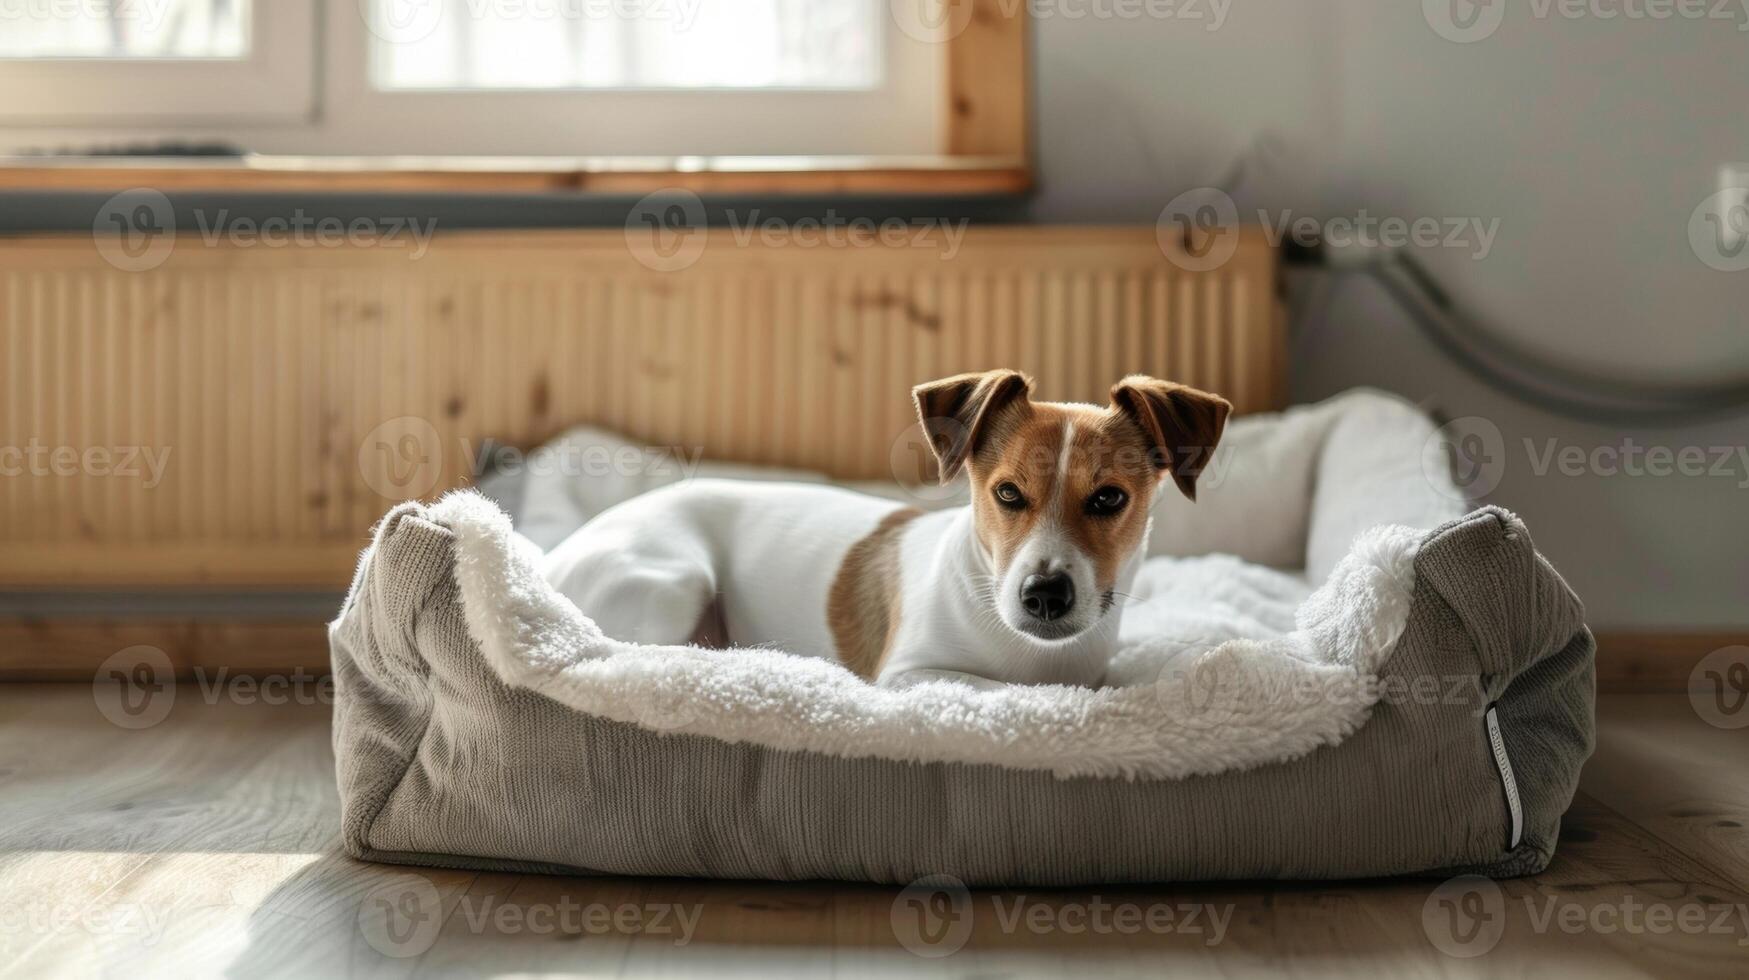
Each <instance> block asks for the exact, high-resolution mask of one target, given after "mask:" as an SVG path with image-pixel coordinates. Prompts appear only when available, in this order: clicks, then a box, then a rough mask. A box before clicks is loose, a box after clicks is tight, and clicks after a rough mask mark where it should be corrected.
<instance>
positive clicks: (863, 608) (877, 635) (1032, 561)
mask: <svg viewBox="0 0 1749 980" xmlns="http://www.w3.org/2000/svg"><path fill="white" fill-rule="evenodd" d="M1031 393H1032V381H1031V379H1029V378H1027V377H1026V376H1024V375H1022V374H1019V373H1017V372H1014V371H989V372H985V373H981V374H964V375H959V376H957V377H952V378H947V379H944V380H941V381H936V382H932V383H930V384H925V385H920V386H919V387H917V388H916V389H915V390H914V391H913V392H912V395H913V398H914V399H915V401H916V406H917V413H918V416H919V418H920V419H921V420H922V423H923V429H924V432H925V433H926V434H927V436H928V438H929V440H930V445H931V448H932V450H933V451H934V453H935V456H936V459H937V461H938V463H939V464H940V470H941V478H942V481H943V482H944V483H945V482H947V481H949V480H952V479H954V478H955V477H956V476H958V474H959V473H960V472H961V471H962V470H963V471H965V472H966V473H967V475H968V477H969V479H970V483H971V505H970V506H969V507H960V508H955V509H951V510H942V511H935V512H932V513H924V512H921V511H918V510H915V509H912V508H909V507H905V506H903V505H901V504H898V503H895V502H894V501H891V500H887V499H884V498H880V497H873V496H868V495H865V494H859V493H854V492H851V491H848V490H841V489H836V488H832V487H824V486H815V485H807V484H793V483H752V482H739V481H730V480H694V481H690V482H686V483H682V484H678V485H676V486H672V487H668V488H666V489H663V490H658V491H655V492H653V493H649V494H645V495H643V496H641V497H637V498H634V499H632V500H629V501H627V502H625V503H623V504H620V505H619V506H617V507H614V508H612V509H610V510H608V511H606V512H604V513H602V514H601V515H600V516H598V517H597V518H595V519H594V520H593V521H590V522H589V523H588V524H587V525H585V526H584V527H583V528H582V529H580V530H578V531H577V532H576V533H575V534H573V535H572V536H571V537H570V538H569V539H567V540H566V541H565V542H564V543H562V544H561V545H559V547H557V548H556V549H554V550H553V552H552V553H551V554H549V555H548V556H547V559H546V564H545V566H544V571H545V574H546V576H547V579H548V581H550V582H551V583H552V584H553V585H554V586H555V587H557V588H558V590H559V591H560V592H562V593H564V594H565V595H566V596H568V597H570V598H571V600H572V601H574V602H576V603H577V605H578V607H579V608H580V609H582V610H583V612H584V613H585V614H587V615H588V616H590V617H591V618H593V619H594V620H595V622H596V623H597V624H598V625H599V626H600V627H601V629H602V631H603V632H605V633H606V634H607V635H608V636H612V637H615V638H617V639H623V640H633V641H637V642H641V643H658V644H679V643H686V642H688V641H690V640H693V639H694V638H696V637H697V636H699V635H700V630H701V627H702V626H703V624H705V623H709V622H717V623H720V625H721V627H722V629H723V630H724V631H725V632H726V640H727V641H728V642H729V643H731V644H733V645H735V646H740V647H750V646H768V647H773V648H776V649H780V650H785V651H789V652H791V653H798V654H806V655H812V656H822V657H834V658H836V659H837V660H838V661H840V662H841V663H843V664H844V665H845V666H846V667H848V668H850V669H851V670H852V671H854V672H856V673H857V674H859V675H861V676H862V677H864V678H867V679H869V680H874V681H878V682H879V683H881V684H883V685H893V686H902V685H907V684H912V683H916V682H919V681H923V680H930V679H947V680H957V681H961V682H965V683H971V684H974V685H978V686H989V685H992V684H996V683H1021V684H1076V685H1082V686H1090V687H1091V686H1098V685H1099V684H1100V682H1101V681H1102V679H1103V677H1104V675H1105V670H1106V665H1107V662H1108V661H1109V660H1110V658H1111V655H1112V653H1113V652H1114V650H1115V648H1116V643H1117V634H1118V624H1119V619H1120V618H1121V615H1122V609H1123V604H1122V603H1121V602H1120V601H1118V600H1119V599H1120V598H1121V596H1122V594H1123V591H1124V590H1125V589H1127V588H1128V587H1129V583H1130V581H1131V580H1132V579H1133V578H1134V575H1135V572H1136V569H1137V567H1138V566H1139V565H1140V563H1141V560H1142V557H1143V554H1144V552H1145V551H1146V546H1147V539H1148V531H1149V526H1150V523H1151V522H1150V519H1149V508H1150V505H1151V504H1152V503H1153V501H1154V494H1155V492H1156V491H1157V490H1158V489H1159V487H1160V486H1161V484H1162V483H1163V482H1164V480H1165V479H1166V478H1168V477H1170V478H1171V479H1172V481H1173V482H1174V483H1176V484H1177V486H1178V489H1179V490H1180V491H1182V492H1183V493H1184V494H1185V496H1187V497H1190V498H1191V499H1195V497H1196V481H1197V476H1198V474H1199V473H1200V472H1201V471H1202V468H1203V465H1204V464H1205V463H1206V462H1207V461H1208V458H1209V455H1210V454H1211V453H1212V452H1213V451H1214V448H1215V446H1216V444H1217V443H1218V442H1219V441H1220V438H1221V432H1222V430H1223V428H1224V427H1225V425H1226V420H1227V414H1228V412H1229V411H1230V410H1231V406H1229V405H1228V404H1227V402H1226V401H1225V400H1224V399H1221V398H1219V397H1217V396H1215V395H1211V394H1208V393H1206V392H1202V391H1197V390H1196V389H1194V388H1188V387H1185V386H1183V385H1178V384H1172V383H1170V382H1166V381H1157V380H1155V379H1153V378H1147V377H1141V376H1134V377H1129V378H1126V379H1124V380H1123V381H1121V382H1119V383H1118V384H1117V385H1116V386H1114V387H1113V388H1112V390H1111V405H1110V406H1109V407H1106V408H1098V407H1095V406H1093V405H1079V404H1060V403H1053V402H1035V401H1033V400H1032V398H1031Z"/></svg>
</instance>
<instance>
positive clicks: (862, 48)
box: [371, 0, 882, 91]
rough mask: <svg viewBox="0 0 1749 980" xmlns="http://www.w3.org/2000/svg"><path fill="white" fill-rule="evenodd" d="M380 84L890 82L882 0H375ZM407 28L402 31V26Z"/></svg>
mask: <svg viewBox="0 0 1749 980" xmlns="http://www.w3.org/2000/svg"><path fill="white" fill-rule="evenodd" d="M371 2H373V3H374V4H375V5H376V9H375V10H374V11H373V16H374V17H375V18H376V21H375V24H374V25H373V26H374V27H375V28H376V29H375V30H373V34H374V35H375V37H374V46H373V50H372V64H373V67H374V69H375V70H374V73H373V78H374V81H375V82H376V84H377V86H378V87H379V88H382V89H385V90H390V91H397V90H399V91H406V90H418V89H568V88H578V89H612V88H619V89H709V88H730V89H809V88H816V89H858V88H862V89H866V88H872V87H875V86H877V85H879V84H880V81H881V74H882V73H881V67H882V66H881V64H880V53H881V32H880V26H881V25H880V22H879V15H880V12H879V10H878V9H877V4H876V2H875V0H704V2H692V3H681V2H678V0H672V2H666V3H646V4H642V6H644V7H645V8H647V9H645V10H643V11H642V12H640V11H638V10H637V9H636V8H635V7H634V5H633V4H631V3H627V2H618V3H605V2H603V3H594V4H591V3H589V2H587V0H572V2H571V3H570V5H569V6H570V7H571V9H570V10H569V11H567V10H566V9H565V8H566V6H567V5H566V4H565V3H563V2H553V3H550V4H549V5H548V6H547V7H545V8H544V12H542V10H543V8H541V7H539V6H538V5H530V6H528V7H521V6H517V7H512V6H510V5H507V4H497V5H494V4H490V3H487V4H481V3H479V0H440V8H439V15H438V16H436V17H435V18H433V19H432V20H431V21H430V22H429V23H427V24H424V25H420V24H419V23H418V22H417V20H415V19H413V18H415V17H416V16H417V12H416V11H415V10H413V9H411V8H410V7H408V4H409V3H410V2H412V0H371ZM397 23H399V24H401V25H402V26H401V27H399V28H396V27H394V26H393V25H395V24H397Z"/></svg>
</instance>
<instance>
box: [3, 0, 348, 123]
mask: <svg viewBox="0 0 1749 980" xmlns="http://www.w3.org/2000/svg"><path fill="white" fill-rule="evenodd" d="M315 39H316V33H315V0H0V90H4V91H6V92H8V93H10V94H12V95H13V97H11V98H7V99H5V100H0V122H4V123H12V124H20V123H36V124H38V125H51V126H53V125H85V124H91V123H101V124H106V125H114V126H125V127H130V128H132V127H138V126H140V125H141V124H142V123H144V124H145V125H148V126H154V125H164V124H198V123H210V122H213V121H216V120H223V119H231V120H242V119H248V120H252V121H256V122H273V121H296V120H306V119H308V118H309V116H310V113H311V110H312V107H313V101H312V96H313V94H314V80H315V67H314V66H315Z"/></svg>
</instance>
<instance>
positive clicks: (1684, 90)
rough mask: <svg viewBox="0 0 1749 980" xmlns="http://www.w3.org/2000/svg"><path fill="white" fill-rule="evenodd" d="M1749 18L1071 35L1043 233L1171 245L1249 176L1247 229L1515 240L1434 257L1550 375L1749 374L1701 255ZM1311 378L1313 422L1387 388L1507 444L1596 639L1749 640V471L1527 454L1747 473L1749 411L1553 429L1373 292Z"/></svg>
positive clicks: (1739, 100) (1200, 25) (1733, 141)
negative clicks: (1146, 225) (1182, 211)
mask: <svg viewBox="0 0 1749 980" xmlns="http://www.w3.org/2000/svg"><path fill="white" fill-rule="evenodd" d="M1065 5H1066V7H1067V9H1076V5H1075V3H1074V0H1061V2H1060V3H1059V4H1058V5H1057V6H1056V7H1054V8H1053V9H1058V10H1060V9H1065ZM1594 6H1595V7H1597V8H1601V9H1622V8H1620V7H1619V5H1618V2H1617V0H1595V2H1594ZM1709 6H1710V5H1709ZM1643 7H1644V5H1643V4H1635V5H1634V9H1643ZM1108 9H1109V8H1108ZM1182 9H1184V10H1185V11H1195V10H1198V9H1201V10H1202V11H1203V12H1204V13H1208V12H1210V11H1212V9H1213V7H1212V0H1203V2H1202V3H1200V4H1196V5H1193V6H1190V7H1182ZM1732 13H1733V15H1734V16H1735V20H1733V21H1717V20H1700V21H1684V20H1678V19H1673V20H1668V21H1658V22H1654V21H1648V20H1643V19H1642V20H1634V19H1628V18H1626V17H1617V18H1615V19H1608V20H1606V19H1602V18H1600V17H1598V16H1595V15H1593V14H1587V15H1586V16H1584V17H1582V18H1580V19H1577V20H1572V19H1566V18H1563V17H1560V16H1550V17H1547V18H1546V19H1540V20H1539V19H1537V17H1536V16H1535V13H1534V7H1533V5H1532V4H1531V3H1518V2H1513V3H1509V4H1508V5H1507V10H1506V20H1505V21H1504V22H1503V23H1502V24H1501V25H1500V26H1499V28H1498V29H1497V30H1496V31H1495V33H1494V34H1493V35H1492V36H1490V37H1488V38H1487V39H1485V40H1482V41H1478V42H1475V43H1468V44H1458V43H1453V42H1452V41H1449V40H1446V39H1445V38H1443V37H1441V36H1440V35H1439V34H1437V33H1436V32H1435V31H1434V30H1433V29H1432V28H1431V27H1430V26H1429V21H1428V20H1427V18H1426V17H1425V16H1424V13H1423V4H1422V3H1419V2H1414V0H1400V2H1385V0H1319V2H1316V3H1312V2H1306V3H1300V2H1289V0H1281V2H1272V0H1231V6H1230V7H1229V8H1228V9H1227V12H1226V18H1225V21H1224V23H1223V24H1222V25H1221V26H1220V28H1219V29H1218V30H1213V31H1210V30H1208V29H1207V28H1208V27H1209V26H1211V24H1212V23H1213V21H1212V20H1211V19H1209V18H1208V17H1205V18H1203V19H1202V20H1200V21H1198V20H1189V19H1166V20H1151V19H1147V18H1142V19H1116V18H1112V19H1099V18H1097V17H1086V18H1082V19H1079V20H1067V19H1063V18H1061V17H1047V18H1044V19H1041V20H1040V22H1039V23H1038V95H1037V99H1038V126H1039V129H1038V136H1039V146H1040V157H1041V169H1042V180H1043V185H1044V186H1043V192H1042V194H1041V195H1040V196H1039V198H1038V199H1037V201H1036V202H1035V204H1034V207H1033V214H1034V216H1035V217H1036V218H1038V219H1039V220H1043V221H1073V222H1090V221H1112V222H1151V221H1153V220H1154V218H1155V217H1156V215H1157V214H1158V212H1159V210H1160V208H1161V207H1162V206H1163V205H1164V204H1165V202H1166V201H1167V200H1169V199H1170V198H1171V197H1172V196H1174V195H1175V194H1177V193H1178V192H1179V191H1182V190H1185V189H1187V188H1190V187H1194V186H1198V185H1203V184H1209V183H1215V182H1218V181H1219V180H1221V178H1222V177H1223V175H1224V174H1225V173H1226V172H1227V171H1228V170H1229V168H1230V166H1231V164H1232V162H1233V161H1234V159H1235V158H1237V157H1240V156H1243V155H1247V154H1248V153H1249V155H1250V156H1251V157H1252V158H1253V159H1254V164H1255V165H1254V166H1253V168H1252V170H1251V174H1252V176H1251V178H1250V180H1248V181H1247V183H1246V184H1245V185H1244V186H1243V187H1242V192H1241V193H1240V194H1239V195H1238V197H1239V199H1240V205H1241V211H1242V213H1243V214H1246V215H1253V214H1254V213H1255V209H1257V208H1268V209H1271V212H1272V214H1273V213H1276V212H1279V210H1280V209H1283V208H1291V209H1293V210H1294V211H1295V213H1313V214H1325V215H1344V214H1346V215H1353V214H1355V213H1357V212H1358V211H1359V210H1360V209H1366V210H1367V211H1368V212H1370V213H1372V214H1375V215H1395V216H1401V217H1405V218H1416V217H1423V216H1428V217H1439V218H1466V217H1475V218H1479V219H1482V220H1483V221H1484V222H1492V221H1493V220H1495V219H1498V222H1499V225H1498V238H1497V240H1496V241H1495V242H1494V243H1493V247H1492V250H1491V252H1489V254H1487V255H1486V257H1485V258H1481V259H1477V258H1475V257H1474V252H1475V251H1476V248H1475V246H1477V245H1479V242H1476V241H1472V242H1471V243H1470V245H1471V247H1469V248H1465V249H1463V250H1450V249H1437V248H1436V249H1431V250H1427V251H1425V252H1423V253H1422V257H1423V258H1424V259H1425V261H1426V262H1427V264H1428V265H1429V266H1430V267H1431V268H1433V269H1434V270H1435V272H1436V273H1437V274H1438V276H1439V277H1440V279H1441V280H1442V281H1443V282H1444V283H1445V285H1446V286H1447V287H1448V288H1450V290H1451V291H1452V292H1453V293H1454V294H1455V296H1456V297H1457V298H1458V299H1459V301H1460V302H1462V303H1463V304H1465V305H1466V306H1467V307H1468V308H1469V309H1471V310H1473V311H1475V312H1476V313H1477V314H1479V316H1480V317H1481V319H1482V320H1483V322H1485V323H1486V324H1487V325H1488V326H1489V327H1491V328H1492V329H1494V330H1496V331H1497V332H1499V333H1501V334H1502V335H1504V336H1507V337H1509V338H1510V339H1512V340H1514V341H1517V342H1519V343H1522V344H1523V345H1525V346H1526V347H1529V348H1531V349H1532V350H1534V351H1536V352H1539V353H1541V354H1544V355H1547V356H1548V357H1550V358H1553V359H1557V360H1559V361H1560V362H1562V363H1564V364H1567V365H1569V366H1575V367H1588V368H1592V369H1595V370H1596V371H1598V372H1602V373H1605V374H1608V375H1610V376H1619V377H1622V378H1638V379H1659V380H1675V381H1686V380H1692V381H1695V382H1704V381H1707V380H1717V379H1720V378H1723V377H1727V376H1743V375H1745V374H1749V330H1746V329H1745V328H1744V327H1745V324H1746V323H1749V271H1746V272H1737V273H1725V272H1719V271H1715V270H1713V269H1710V268H1708V267H1707V266H1706V265H1704V264H1703V263H1702V262H1701V261H1700V260H1699V259H1698V258H1697V257H1696V255H1695V254H1694V251H1693V250H1692V249H1691V248H1690V246H1689V242H1688V223H1689V218H1690V215H1691V213H1692V212H1693V211H1694V209H1695V208H1696V206H1697V205H1699V204H1700V203H1701V201H1702V200H1703V199H1705V198H1706V197H1707V196H1708V195H1710V194H1712V193H1713V192H1714V191H1715V190H1716V189H1717V180H1718V169H1719V167H1720V166H1721V165H1722V164H1724V163H1727V162H1730V161H1743V160H1749V115H1746V114H1745V107H1746V106H1749V32H1745V31H1742V30H1739V28H1741V27H1749V11H1745V10H1743V9H1740V8H1739V9H1734V10H1733V11H1732ZM1265 136H1267V138H1266V139H1263V140H1262V145H1263V146H1264V149H1263V150H1262V151H1255V150H1248V148H1251V147H1255V146H1257V145H1259V141H1260V137H1265ZM1294 373H1295V379H1294V383H1295V391H1296V395H1297V397H1299V398H1302V399H1313V398H1318V397H1322V396H1324V395H1326V394H1329V393H1331V392H1334V391H1337V390H1340V389H1341V388H1343V387H1346V386H1349V385H1354V384H1371V385H1377V386H1381V387H1386V388H1391V389H1393V390H1396V391H1398V392H1401V393H1403V394H1405V395H1407V396H1409V397H1410V398H1413V399H1416V400H1418V401H1423V402H1425V403H1426V404H1427V405H1428V406H1429V407H1432V408H1437V409H1439V410H1441V411H1443V412H1444V413H1446V414H1447V415H1449V416H1453V417H1464V416H1481V417H1485V418H1487V419H1489V420H1491V421H1492V422H1493V423H1494V424H1495V425H1497V426H1498V427H1499V429H1500V431H1501V433H1502V435H1503V437H1504V440H1505V446H1506V449H1507V453H1506V457H1505V459H1506V465H1505V469H1504V472H1503V478H1502V479H1501V482H1500V484H1499V486H1498V488H1497V489H1496V490H1495V492H1494V493H1493V495H1492V496H1491V498H1490V499H1491V500H1493V501H1494V502H1497V503H1500V504H1502V505H1504V506H1507V507H1509V508H1512V509H1514V510H1516V511H1518V512H1519V513H1520V514H1522V515H1523V516H1524V517H1525V519H1526V521H1527V522H1528V523H1529V525H1530V528H1531V531H1532V533H1533V534H1534V535H1535V537H1536V539H1537V542H1538V544H1539V546H1540V547H1542V549H1543V550H1544V551H1545V552H1546V553H1547V554H1548V555H1550V557H1551V558H1552V559H1553V560H1554V561H1555V563H1556V565H1557V567H1559V568H1560V569H1561V571H1562V572H1563V573H1564V574H1565V575H1566V576H1567V577H1568V579H1569V580H1570V581H1571V582H1572V583H1573V585H1574V586H1575V588H1576V589H1577V590H1578V592H1579V594H1580V595H1581V596H1582V597H1583V598H1584V599H1585V600H1586V602H1587V605H1588V607H1589V610H1590V615H1591V620H1592V622H1593V625H1594V626H1597V627H1600V628H1644V629H1659V628H1670V629H1685V628H1694V629H1699V628H1709V627H1741V626H1744V625H1749V487H1745V486H1739V484H1745V483H1749V458H1746V457H1749V451H1746V453H1745V456H1735V457H1734V458H1733V462H1732V463H1731V465H1730V469H1729V473H1728V475H1724V476H1699V477H1695V476H1687V477H1685V476H1681V475H1670V476H1665V477H1654V476H1642V477H1630V476H1621V475H1617V476H1604V475H1600V474H1596V473H1587V474H1584V475H1580V476H1573V477H1569V476H1564V475H1561V474H1560V473H1558V472H1553V471H1551V472H1549V473H1547V474H1544V475H1538V474H1537V472H1536V471H1535V467H1534V465H1533V460H1532V458H1531V456H1530V455H1529V454H1528V452H1527V449H1526V447H1525V444H1524V441H1525V440H1526V439H1530V440H1532V441H1533V442H1534V444H1535V447H1536V452H1538V453H1541V452H1542V451H1543V450H1544V448H1545V447H1546V445H1547V440H1549V439H1551V438H1552V439H1554V440H1555V441H1556V445H1557V446H1560V447H1566V446H1576V447H1579V448H1580V449H1581V450H1583V451H1585V452H1586V453H1587V454H1589V453H1590V452H1591V451H1592V450H1594V449H1596V448H1597V447H1600V446H1602V447H1620V446H1621V445H1622V444H1623V441H1624V440H1625V439H1630V438H1631V439H1632V440H1633V441H1634V442H1635V443H1636V444H1638V445H1640V446H1667V447H1670V448H1671V449H1673V450H1674V449H1680V448H1682V447H1689V446H1699V447H1707V448H1712V447H1729V448H1730V449H1732V450H1733V451H1734V450H1735V449H1737V448H1738V447H1745V446H1749V411H1746V412H1745V413H1744V414H1743V415H1741V416H1739V417H1737V418H1735V419H1728V420H1725V421H1722V422H1717V423H1712V424H1708V425H1705V426H1697V427H1685V428H1668V429H1644V430H1633V431H1629V430H1623V429H1619V428H1613V427H1609V426H1602V425H1592V424H1584V423H1579V422H1573V421H1569V420H1565V419H1561V418H1558V417H1555V416H1551V415H1548V414H1545V413H1543V412H1540V411H1537V410H1535V409H1531V408H1528V407H1526V406H1524V405H1522V404H1521V403H1519V402H1516V401H1514V400H1513V399H1511V398H1509V397H1507V396H1505V395H1503V394H1500V393H1498V392H1495V391H1494V390H1492V389H1490V388H1488V387H1486V386H1485V385H1482V384H1480V383H1478V382H1475V381H1473V380H1472V379H1471V378H1470V377H1469V376H1467V375H1465V374H1464V373H1463V372H1461V371H1460V370H1459V369H1458V368H1456V367H1455V366H1453V365H1452V364H1450V363H1449V362H1448V361H1446V360H1445V359H1443V358H1442V357H1441V356H1440V355H1439V354H1438V353H1436V352H1435V351H1433V350H1432V349H1431V348H1430V347H1429V346H1428V345H1427V344H1426V343H1425V342H1423V341H1422V340H1421V339H1420V338H1419V337H1418V336H1416V335H1414V334H1413V332H1412V331H1411V328H1410V326H1409V324H1408V322H1407V321H1406V320H1405V319H1404V318H1403V317H1402V316H1401V315H1400V314H1399V313H1398V312H1397V311H1396V310H1395V309H1394V308H1393V307H1392V306H1391V305H1390V303H1389V302H1388V301H1387V300H1386V299H1385V298H1384V297H1383V296H1382V295H1380V294H1378V293H1377V292H1376V291H1374V290H1373V288H1372V287H1371V286H1368V285H1366V284H1357V285H1354V286H1353V287H1352V288H1349V289H1346V290H1344V291H1343V292H1341V293H1339V294H1338V295H1337V296H1336V297H1335V299H1334V301H1333V303H1332V304H1331V306H1330V307H1329V310H1328V313H1327V315H1326V316H1324V317H1322V318H1321V319H1320V320H1319V321H1317V322H1313V323H1310V324H1308V325H1307V332H1306V334H1305V335H1303V336H1302V338H1301V342H1300V345H1299V350H1298V355H1297V357H1296V359H1295V362H1294Z"/></svg>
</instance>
